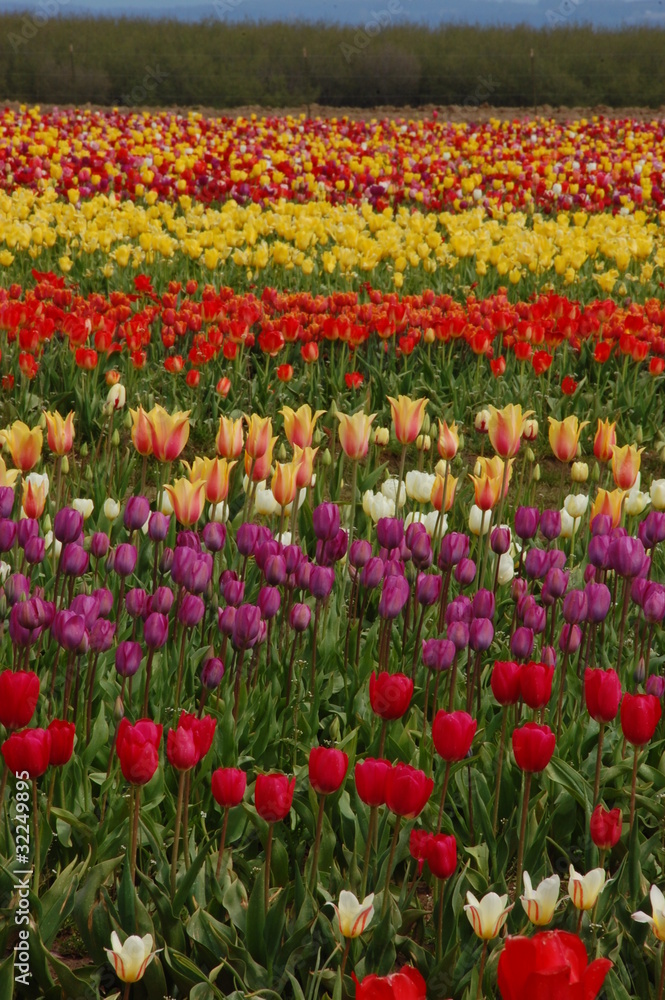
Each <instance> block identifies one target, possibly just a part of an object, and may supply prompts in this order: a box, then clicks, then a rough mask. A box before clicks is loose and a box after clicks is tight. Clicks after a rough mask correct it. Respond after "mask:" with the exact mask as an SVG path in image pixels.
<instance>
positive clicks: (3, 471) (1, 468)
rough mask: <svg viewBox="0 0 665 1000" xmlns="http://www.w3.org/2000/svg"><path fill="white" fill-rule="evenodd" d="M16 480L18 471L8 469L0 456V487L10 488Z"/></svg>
mask: <svg viewBox="0 0 665 1000" xmlns="http://www.w3.org/2000/svg"><path fill="white" fill-rule="evenodd" d="M17 479H18V469H8V468H7V466H6V464H5V460H4V458H2V456H1V455H0V486H11V487H12V488H13V487H14V486H15V484H16V480H17Z"/></svg>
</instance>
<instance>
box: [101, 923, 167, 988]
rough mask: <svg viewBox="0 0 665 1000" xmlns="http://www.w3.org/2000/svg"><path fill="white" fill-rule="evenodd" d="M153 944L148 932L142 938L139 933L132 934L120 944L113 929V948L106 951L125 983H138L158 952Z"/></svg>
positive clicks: (117, 973)
mask: <svg viewBox="0 0 665 1000" xmlns="http://www.w3.org/2000/svg"><path fill="white" fill-rule="evenodd" d="M152 944H153V941H152V934H146V935H145V937H142V938H140V937H139V936H138V934H132V935H130V937H128V938H127V940H126V941H125V943H124V944H120V938H119V937H118V935H117V934H116V932H115V931H113V933H112V934H111V945H112V947H113V950H112V951H111V949H110V948H105V949H104V951H105V952H106V954H107V955H108V957H109V962H110V963H111V965H112V966H113V968H114V969H115V974H116V976H117V977H118V979H120V980H121V981H122V982H123V983H136V982H138V981H139V979H141V978H142V976H143V973H144V972H145V970H146V969H147V968H148V966H149V965H150V963H151V961H152V960H153V958H154V957H155V955H156V954H157V952H156V951H153V950H152ZM158 950H159V951H161V950H162V949H161V948H159V949H158Z"/></svg>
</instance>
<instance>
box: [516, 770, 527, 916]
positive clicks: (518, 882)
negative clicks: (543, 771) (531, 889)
mask: <svg viewBox="0 0 665 1000" xmlns="http://www.w3.org/2000/svg"><path fill="white" fill-rule="evenodd" d="M530 794H531V771H525V772H524V795H523V797H522V821H521V823H520V840H519V846H518V848H517V875H516V876H515V892H514V893H513V902H514V901H515V900H516V899H517V896H518V893H519V891H520V885H521V883H522V866H523V863H524V841H525V839H526V820H527V816H528V814H529V795H530Z"/></svg>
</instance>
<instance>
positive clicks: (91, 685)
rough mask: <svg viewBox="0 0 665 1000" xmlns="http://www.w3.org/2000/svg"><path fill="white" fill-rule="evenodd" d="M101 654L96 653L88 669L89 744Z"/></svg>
mask: <svg viewBox="0 0 665 1000" xmlns="http://www.w3.org/2000/svg"><path fill="white" fill-rule="evenodd" d="M98 657H99V653H98V652H96V653H95V655H94V657H93V660H92V663H91V664H90V666H89V667H88V678H87V683H88V691H87V698H86V703H87V708H86V718H85V737H86V740H87V741H88V742H90V730H91V729H92V700H93V696H94V693H95V674H96V672H97V659H98ZM144 714H145V713H144Z"/></svg>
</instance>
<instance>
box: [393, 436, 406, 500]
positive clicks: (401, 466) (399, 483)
mask: <svg viewBox="0 0 665 1000" xmlns="http://www.w3.org/2000/svg"><path fill="white" fill-rule="evenodd" d="M405 462H406V445H405V444H403V445H402V454H401V456H400V460H399V479H398V481H397V497H396V499H395V513H397V511H398V510H399V501H400V496H401V494H402V483H403V482H404V463H405Z"/></svg>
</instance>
